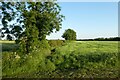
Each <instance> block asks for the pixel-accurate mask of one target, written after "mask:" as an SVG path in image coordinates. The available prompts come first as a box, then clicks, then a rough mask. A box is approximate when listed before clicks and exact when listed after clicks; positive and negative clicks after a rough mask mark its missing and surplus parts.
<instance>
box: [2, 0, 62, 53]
mask: <svg viewBox="0 0 120 80" xmlns="http://www.w3.org/2000/svg"><path fill="white" fill-rule="evenodd" d="M1 7H2V8H4V9H2V8H1V9H2V11H3V18H2V24H3V26H4V27H3V28H2V30H3V29H4V30H6V32H7V33H11V34H13V35H14V36H15V37H16V38H17V40H16V41H17V42H18V43H19V45H20V48H21V49H20V50H21V52H23V53H27V54H28V53H30V52H31V51H32V50H33V51H34V50H36V49H39V47H40V46H41V45H38V44H43V43H42V42H41V41H42V40H45V39H46V35H49V34H50V33H52V32H53V30H54V29H55V30H56V31H59V29H60V28H61V27H60V26H61V25H62V24H61V22H62V21H63V18H64V16H63V15H61V14H60V11H61V8H60V6H59V5H58V4H57V2H55V1H53V2H26V3H25V2H17V3H12V2H6V3H4V2H3V3H2V4H1ZM8 7H9V8H8ZM12 8H14V10H12ZM7 9H9V10H10V11H11V12H10V13H8V12H6V11H7ZM12 14H14V15H12ZM6 15H8V16H6ZM8 18H13V19H11V20H10V21H12V20H16V21H17V22H16V23H17V24H18V25H14V24H13V25H9V26H8V22H9V20H8ZM6 20H8V22H7V21H6ZM3 33H4V32H3Z"/></svg>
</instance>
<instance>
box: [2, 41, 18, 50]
mask: <svg viewBox="0 0 120 80" xmlns="http://www.w3.org/2000/svg"><path fill="white" fill-rule="evenodd" d="M1 45H2V52H5V51H10V52H12V51H16V50H18V49H19V45H18V44H14V43H2V44H1Z"/></svg>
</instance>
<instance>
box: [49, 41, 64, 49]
mask: <svg viewBox="0 0 120 80" xmlns="http://www.w3.org/2000/svg"><path fill="white" fill-rule="evenodd" d="M48 43H49V45H50V46H51V47H57V46H63V45H64V43H65V41H64V40H48Z"/></svg>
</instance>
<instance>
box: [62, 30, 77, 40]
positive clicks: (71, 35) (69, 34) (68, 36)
mask: <svg viewBox="0 0 120 80" xmlns="http://www.w3.org/2000/svg"><path fill="white" fill-rule="evenodd" d="M62 37H63V38H65V40H76V32H75V31H74V30H72V29H67V30H65V32H64V33H63V35H62Z"/></svg>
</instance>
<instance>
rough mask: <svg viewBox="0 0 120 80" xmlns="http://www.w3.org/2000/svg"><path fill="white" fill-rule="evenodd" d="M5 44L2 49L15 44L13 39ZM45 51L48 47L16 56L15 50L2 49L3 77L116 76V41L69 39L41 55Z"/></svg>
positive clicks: (13, 46)
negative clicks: (69, 40) (7, 44)
mask: <svg viewBox="0 0 120 80" xmlns="http://www.w3.org/2000/svg"><path fill="white" fill-rule="evenodd" d="M3 45H4V46H5V45H6V44H3ZM10 45H11V46H12V47H9V46H10ZM9 46H5V47H4V49H7V48H8V49H11V48H13V49H15V47H16V45H14V44H13V43H12V44H9ZM4 51H5V50H4ZM8 51H9V50H8ZM47 53H50V51H49V50H45V49H43V50H40V51H36V52H33V53H31V54H30V55H26V56H24V57H22V58H16V55H19V53H16V52H12V51H9V52H3V54H2V55H3V61H2V62H3V64H2V68H3V69H2V70H3V77H27V78H30V77H32V78H51V77H53V78H62V77H64V78H72V77H78V78H79V77H81V78H90V77H91V78H92V77H97V78H105V77H109V78H115V77H118V42H117V41H72V42H67V43H65V44H64V45H63V46H57V47H56V48H55V51H54V52H52V53H51V54H50V55H49V56H47V57H44V54H47Z"/></svg>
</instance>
